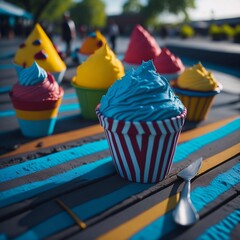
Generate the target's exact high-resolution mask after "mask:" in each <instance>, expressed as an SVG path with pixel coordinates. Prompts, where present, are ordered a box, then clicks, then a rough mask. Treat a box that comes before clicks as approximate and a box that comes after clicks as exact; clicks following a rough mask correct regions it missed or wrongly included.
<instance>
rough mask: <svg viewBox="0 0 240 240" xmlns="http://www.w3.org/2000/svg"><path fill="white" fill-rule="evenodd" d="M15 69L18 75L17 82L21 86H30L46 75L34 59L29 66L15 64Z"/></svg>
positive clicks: (41, 80) (40, 80)
mask: <svg viewBox="0 0 240 240" xmlns="http://www.w3.org/2000/svg"><path fill="white" fill-rule="evenodd" d="M15 67H16V71H17V75H18V82H19V84H20V85H22V86H32V85H35V84H38V83H40V82H43V81H44V79H45V78H46V77H47V73H46V71H45V70H44V69H43V68H41V67H40V66H39V65H38V64H37V63H36V61H34V63H33V64H32V66H31V67H29V68H23V67H21V66H18V65H16V66H15Z"/></svg>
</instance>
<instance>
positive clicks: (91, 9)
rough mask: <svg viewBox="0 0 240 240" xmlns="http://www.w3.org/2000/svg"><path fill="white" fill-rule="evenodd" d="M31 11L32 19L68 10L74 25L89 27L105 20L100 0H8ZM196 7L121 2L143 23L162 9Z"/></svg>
mask: <svg viewBox="0 0 240 240" xmlns="http://www.w3.org/2000/svg"><path fill="white" fill-rule="evenodd" d="M8 1H9V2H12V3H14V4H16V5H18V6H20V7H22V8H24V9H26V10H27V11H28V12H30V13H31V14H32V15H33V16H34V21H35V22H39V21H41V20H45V21H47V22H52V21H61V16H62V15H63V13H64V12H65V11H66V10H70V13H71V15H72V18H73V20H74V21H75V23H76V25H77V26H78V25H88V26H90V27H92V28H96V27H104V26H105V24H106V12H105V3H104V1H103V0H78V1H76V0H75V1H74V0H8ZM194 7H195V0H177V1H176V0H147V1H146V4H144V5H143V4H142V3H141V0H127V1H126V2H125V3H124V4H123V9H122V10H123V13H129V12H130V13H139V14H141V15H143V16H144V17H145V18H146V24H154V23H156V19H157V17H158V16H159V14H161V13H162V12H163V11H168V12H169V13H173V14H178V13H180V12H182V13H184V14H185V19H188V14H187V9H188V8H194Z"/></svg>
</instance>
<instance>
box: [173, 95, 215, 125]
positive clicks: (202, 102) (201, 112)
mask: <svg viewBox="0 0 240 240" xmlns="http://www.w3.org/2000/svg"><path fill="white" fill-rule="evenodd" d="M176 95H177V96H178V97H179V99H180V100H181V101H182V103H183V105H184V106H185V107H186V108H187V109H188V113H187V117H186V119H187V120H188V121H193V122H200V121H203V120H205V119H206V118H207V116H208V113H209V111H210V109H211V106H212V102H213V99H214V97H215V96H209V97H194V96H186V95H182V94H179V93H176Z"/></svg>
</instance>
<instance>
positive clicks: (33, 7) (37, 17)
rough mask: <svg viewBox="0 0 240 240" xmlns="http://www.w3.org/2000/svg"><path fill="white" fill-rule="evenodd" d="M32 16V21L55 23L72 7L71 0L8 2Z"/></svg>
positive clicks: (20, 0)
mask: <svg viewBox="0 0 240 240" xmlns="http://www.w3.org/2000/svg"><path fill="white" fill-rule="evenodd" d="M8 1H9V2H11V3H13V4H15V5H17V6H20V7H22V8H24V9H25V10H26V11H28V12H30V13H31V14H32V15H33V18H34V21H35V22H39V21H41V20H43V19H44V20H47V21H55V20H58V19H59V17H60V16H61V15H62V14H63V12H65V11H66V10H68V9H69V8H70V7H71V6H72V4H73V3H72V2H73V0H64V1H62V0H8Z"/></svg>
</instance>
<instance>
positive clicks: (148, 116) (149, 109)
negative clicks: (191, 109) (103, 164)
mask: <svg viewBox="0 0 240 240" xmlns="http://www.w3.org/2000/svg"><path fill="white" fill-rule="evenodd" d="M96 113H97V115H98V118H99V121H100V124H101V125H102V126H103V128H104V129H105V135H106V138H107V140H108V144H109V147H110V151H111V154H112V158H113V162H114V164H115V167H116V169H117V172H118V173H119V175H120V176H121V177H123V178H125V179H127V180H129V181H134V182H141V183H153V182H158V181H161V180H163V179H164V178H165V177H166V176H167V174H168V173H169V171H170V168H171V165H172V159H173V156H174V153H175V148H176V145H177V142H178V137H179V134H180V132H181V129H182V126H183V124H184V120H185V116H186V109H185V107H184V106H183V104H182V102H181V101H180V100H179V99H178V98H177V97H176V96H175V94H174V93H173V91H172V89H171V87H170V85H169V83H168V81H167V80H166V79H165V78H162V77H161V76H160V75H159V74H157V73H156V70H155V67H154V65H153V63H152V61H148V62H143V64H142V65H141V66H140V67H139V68H137V70H136V71H135V70H133V69H132V70H130V71H129V72H128V73H127V74H126V75H125V76H124V77H123V78H122V79H121V80H118V81H116V82H115V83H114V84H113V85H112V86H111V87H110V88H109V90H108V92H107V94H106V95H104V96H103V97H102V99H101V102H100V105H99V106H98V107H97V109H96Z"/></svg>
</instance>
